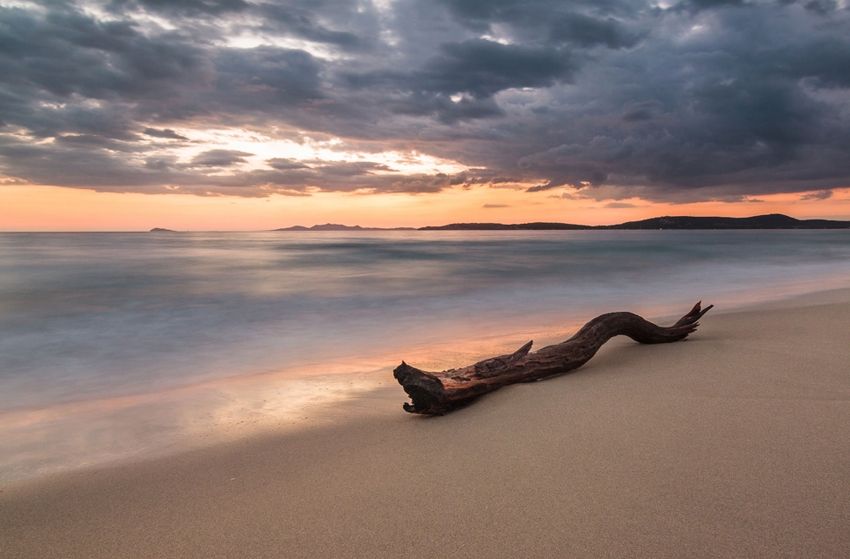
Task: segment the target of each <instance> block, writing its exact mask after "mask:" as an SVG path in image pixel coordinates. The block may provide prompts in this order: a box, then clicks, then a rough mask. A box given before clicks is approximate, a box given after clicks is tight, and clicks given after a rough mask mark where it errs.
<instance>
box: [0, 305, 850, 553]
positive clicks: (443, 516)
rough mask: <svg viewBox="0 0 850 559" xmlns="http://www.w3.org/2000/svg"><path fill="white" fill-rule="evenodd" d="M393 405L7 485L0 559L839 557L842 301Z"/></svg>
mask: <svg viewBox="0 0 850 559" xmlns="http://www.w3.org/2000/svg"><path fill="white" fill-rule="evenodd" d="M401 401H402V393H401V390H400V388H399V387H397V386H396V387H392V388H389V387H388V388H387V389H386V390H382V391H379V392H376V393H374V394H372V395H370V396H369V397H367V398H362V399H359V400H357V401H356V402H353V403H347V404H344V405H342V406H340V407H338V408H337V409H335V410H328V412H327V413H328V414H336V417H338V418H339V421H337V422H335V424H334V425H333V426H330V427H327V426H325V427H322V428H317V429H310V430H305V431H303V432H300V433H295V434H292V433H290V434H286V435H277V436H269V435H267V436H264V437H256V438H252V439H249V440H243V441H241V442H238V443H231V444H227V445H222V446H216V447H213V448H208V449H205V450H200V451H192V452H186V453H183V454H180V455H176V456H171V457H167V458H161V459H157V460H153V461H148V462H143V463H135V464H130V465H123V466H118V467H110V468H102V469H98V470H87V471H81V472H76V473H69V474H63V475H58V476H52V477H49V478H46V479H41V480H38V481H31V482H26V483H18V484H15V485H11V486H7V487H5V488H3V489H2V493H0V556H2V557H3V558H4V559H12V558H18V557H27V558H38V559H47V558H51V557H61V558H72V557H80V558H96V557H104V558H110V559H117V558H122V557H157V558H172V557H175V558H176V557H198V558H214V557H233V558H241V557H246V558H250V557H274V558H279V557H285V558H295V557H311V558H313V557H400V556H403V555H415V556H420V557H486V558H493V557H511V558H513V557H617V558H622V557H653V558H661V557H676V558H682V557H735V558H740V557H771V558H773V557H801V558H803V557H805V558H814V557H830V558H839V557H850V292H847V291H843V292H834V293H831V294H827V295H819V296H817V297H810V298H808V299H800V300H797V301H795V302H792V303H785V304H782V305H773V306H772V307H769V308H761V309H756V310H748V311H744V312H738V313H730V314H720V313H714V314H709V315H708V316H707V317H706V318H705V319H703V325H702V327H701V329H700V331H699V332H698V333H697V334H696V335H695V336H694V337H693V338H692V339H690V340H688V341H687V342H684V343H676V344H669V345H662V346H640V345H637V344H634V343H631V342H629V341H628V340H615V341H614V342H612V343H610V344H609V345H608V346H606V347H605V348H603V350H602V351H601V352H600V354H599V355H598V356H597V357H596V358H594V359H593V360H592V361H591V362H590V363H589V364H588V365H587V366H585V367H584V368H582V369H580V370H579V371H577V372H575V373H572V374H569V375H566V376H563V377H559V378H555V379H551V380H548V381H545V382H541V383H536V384H529V385H517V386H512V387H508V388H506V389H503V390H501V391H499V392H497V393H496V394H493V395H491V396H488V397H486V398H484V399H482V400H481V401H480V402H478V403H476V404H474V405H472V406H470V407H469V408H466V409H463V410H460V411H458V412H456V413H454V414H451V415H449V416H446V417H442V418H432V419H428V418H421V417H413V416H409V415H407V414H404V413H403V412H402V411H401V406H400V404H401ZM367 411H368V413H366V412H367Z"/></svg>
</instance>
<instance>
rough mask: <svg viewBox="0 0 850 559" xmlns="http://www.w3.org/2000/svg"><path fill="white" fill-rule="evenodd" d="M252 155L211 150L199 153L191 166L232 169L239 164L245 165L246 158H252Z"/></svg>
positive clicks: (226, 150) (224, 150)
mask: <svg viewBox="0 0 850 559" xmlns="http://www.w3.org/2000/svg"><path fill="white" fill-rule="evenodd" d="M252 155H253V154H252V153H247V152H244V151H236V150H232V149H211V150H209V151H205V152H203V153H199V154H198V155H196V156H195V157H194V158H192V162H191V164H190V166H192V167H230V166H232V165H237V164H239V163H245V158H246V157H250V156H252Z"/></svg>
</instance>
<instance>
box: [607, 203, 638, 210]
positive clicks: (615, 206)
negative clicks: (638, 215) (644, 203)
mask: <svg viewBox="0 0 850 559" xmlns="http://www.w3.org/2000/svg"><path fill="white" fill-rule="evenodd" d="M605 207H606V208H611V209H621V208H637V207H638V206H636V205H635V204H630V203H628V202H608V203H607V204H605Z"/></svg>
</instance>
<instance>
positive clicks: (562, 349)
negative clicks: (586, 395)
mask: <svg viewBox="0 0 850 559" xmlns="http://www.w3.org/2000/svg"><path fill="white" fill-rule="evenodd" d="M701 305H702V303H701V302H700V303H697V304H696V305H694V308H693V309H691V311H690V312H689V313H688V314H686V315H685V316H683V317H682V318H680V319H679V321H678V322H676V324H674V325H673V326H658V325H657V324H653V323H652V322H649V321H648V320H646V319H644V318H642V317H640V316H638V315H636V314H634V313H630V312H613V313H608V314H603V315H600V316H597V317H596V318H594V319H593V320H591V321H590V322H588V323H587V324H585V325H584V326H582V328H581V330H579V331H578V332H577V333H576V334H575V335H574V336H573V337H572V338H570V339H568V340H566V341H564V342H561V343H559V344H555V345H550V346H547V347H544V348H542V349H540V350H539V351H537V352H535V353H529V352H530V350H531V344H532V342H528V343H526V344H525V345H524V346H522V347H521V348H519V349H518V350H516V351H515V352H513V353H511V354H509V355H500V356H498V357H492V358H490V359H485V360H484V361H479V362H478V363H475V364H474V365H469V366H467V367H462V368H460V369H449V370H447V371H442V372H439V373H435V372H428V371H422V370H420V369H417V368H416V367H411V366H410V365H408V364H407V363H405V362H404V361H402V362H401V365H399V366H398V367H396V368H395V370H394V371H393V376H395V378H396V380H398V382H399V384H401V386H402V387H403V388H404V391H405V392H407V395H408V396H410V400H411V402H412V403H406V402H405V404H404V410H405V411H407V412H410V413H420V414H427V415H442V414H445V413H447V412H450V411H452V410H454V409H456V408H458V407H461V406H464V405H466V404H468V403H469V402H471V401H472V400H474V399H475V398H478V397H479V396H481V395H482V394H487V393H488V392H493V391H494V390H498V389H499V388H501V387H503V386H507V385H509V384H514V383H517V382H532V381H537V380H541V379H545V378H547V377H551V376H554V375H560V374H563V373H566V372H568V371H572V370H573V369H576V368H578V367H581V366H582V365H584V364H585V363H587V361H588V360H590V358H591V357H593V356H594V355H595V354H596V352H597V351H599V348H600V347H602V344H604V343H605V342H607V341H608V340H610V339H611V338H613V337H614V336H620V335H623V336H628V337H630V338H631V339H633V340H635V341H636V342H640V343H642V344H663V343H667V342H676V341H679V340H683V339H685V338H687V337H688V334H691V333H692V332H694V331H695V330H696V329H697V326H699V322H698V320H699V319H700V318H701V317H702V316H703V315H704V314H705V313H707V312H708V311H709V310H711V308H712V307H713V306H714V305H709V306H707V307H706V308H704V309H702V308H701Z"/></svg>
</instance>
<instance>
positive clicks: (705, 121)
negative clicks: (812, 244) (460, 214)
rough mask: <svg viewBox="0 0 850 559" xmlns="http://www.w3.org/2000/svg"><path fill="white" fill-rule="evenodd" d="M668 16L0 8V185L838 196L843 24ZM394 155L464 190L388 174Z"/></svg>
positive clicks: (793, 18)
mask: <svg viewBox="0 0 850 559" xmlns="http://www.w3.org/2000/svg"><path fill="white" fill-rule="evenodd" d="M670 4H671V5H670V6H669V7H667V8H664V7H660V6H659V5H658V4H657V3H656V2H652V1H650V0H646V1H643V0H593V1H592V0H576V1H574V2H560V1H556V0H523V1H519V0H439V1H435V2H428V3H423V2H418V1H415V0H394V1H393V2H389V3H380V4H376V3H368V2H366V3H353V2H348V1H344V0H322V1H319V2H316V1H308V0H292V1H290V2H285V3H280V2H271V1H265V0H255V1H250V2H249V1H247V0H179V1H174V2H171V1H168V2H166V1H165V0H102V1H100V0H90V1H88V2H87V3H85V5H83V4H81V3H77V2H66V1H58V0H57V1H56V2H50V3H39V4H38V6H36V5H35V4H33V5H32V6H30V7H27V6H28V5H27V4H21V7H13V6H12V7H10V6H6V7H0V44H2V45H3V48H2V49H0V75H2V76H3V78H2V79H0V174H2V175H5V176H7V177H12V178H15V179H16V180H23V181H31V182H33V183H40V184H53V185H58V186H68V187H86V188H89V187H91V188H98V189H110V190H120V191H138V192H149V193H157V192H175V191H177V192H187V193H196V194H210V193H227V194H235V195H244V196H264V195H268V194H270V193H273V192H283V193H296V192H297V193H309V192H313V191H317V190H336V191H339V190H343V191H357V192H364V193H373V192H375V193H377V192H408V193H421V194H425V193H429V192H437V191H440V190H443V189H446V188H467V187H469V186H470V185H473V184H480V185H489V186H498V187H506V186H507V187H511V188H520V187H521V185H529V184H531V185H534V186H531V187H527V190H528V191H529V193H530V194H529V195H533V193H535V192H540V191H548V190H553V189H555V188H558V187H562V186H565V185H582V188H581V193H582V194H581V196H582V197H587V198H591V199H597V200H606V199H607V200H610V199H615V200H616V199H626V198H632V197H638V198H643V199H647V200H661V201H668V202H674V203H675V202H685V201H698V200H736V199H737V200H743V199H751V198H753V197H756V196H759V195H763V194H770V193H776V192H796V193H810V192H811V191H813V190H822V191H828V190H829V189H831V188H835V187H840V186H846V185H847V184H850V160H848V158H847V157H846V148H845V146H846V145H850V73H848V71H847V68H848V67H850V39H848V37H850V10H848V9H847V7H846V6H844V5H843V4H842V3H837V2H834V1H831V0H814V1H813V0H808V1H803V0H801V1H792V0H781V1H772V0H771V1H768V0H747V1H743V0H741V1H734V0H725V1H723V0H683V1H681V2H677V3H670ZM83 8H85V9H83ZM210 129H216V130H236V131H240V133H244V134H248V133H254V132H256V134H257V136H258V137H261V138H275V139H280V138H282V139H289V140H292V141H294V142H302V143H304V144H305V145H307V144H309V143H310V142H318V141H324V142H331V143H328V144H327V145H328V146H329V147H327V148H326V149H325V151H324V152H322V157H323V158H324V159H323V160H321V161H316V160H314V159H315V157H316V156H315V155H306V156H305V155H300V156H296V155H293V154H290V153H285V154H280V157H272V156H271V155H269V154H267V153H266V152H264V151H262V149H261V147H262V146H261V145H259V146H258V149H257V150H253V148H249V147H247V145H243V144H239V146H228V145H226V142H225V143H224V144H223V143H222V142H221V141H218V140H216V141H213V140H210V138H209V136H210V135H209V134H207V133H206V131H208V130H210ZM256 143H257V144H262V142H261V141H260V140H257V142H256ZM207 144H208V145H207ZM190 146H191V150H190V149H189V148H190ZM335 150H339V151H345V152H346V153H350V152H355V151H356V152H358V155H357V157H356V158H355V159H357V161H356V162H351V161H348V160H347V159H352V158H351V157H348V156H345V157H343V156H341V155H340V156H336V155H335V154H333V153H332V152H334V151H335ZM390 151H391V152H395V153H417V154H426V155H428V156H432V157H434V158H438V159H440V160H446V161H451V162H454V168H457V169H461V168H467V169H469V171H466V172H455V171H451V172H445V171H444V170H441V169H438V168H436V167H435V168H433V169H430V170H429V169H427V168H419V167H417V168H415V169H414V170H413V171H400V170H398V169H391V168H389V167H388V166H387V165H386V163H382V161H385V160H386V158H385V157H381V156H380V155H379V154H380V153H381V152H390ZM223 152H229V153H223ZM187 153H191V154H193V155H188V156H187V155H186V154H187ZM199 153H200V154H199ZM249 153H256V154H257V156H262V158H264V159H266V160H267V161H266V163H265V164H263V163H256V162H255V161H254V160H253V159H251V160H250V163H251V165H247V164H246V162H248V161H249V159H248V158H249ZM198 154H199V155H198ZM259 158H260V157H257V158H254V159H259ZM342 160H346V161H344V162H340V161H342ZM252 165H253V166H252ZM473 170H474V171H473ZM166 186H167V187H168V188H166ZM175 189H176V190H175ZM804 196H812V194H804ZM807 199H809V198H807Z"/></svg>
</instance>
